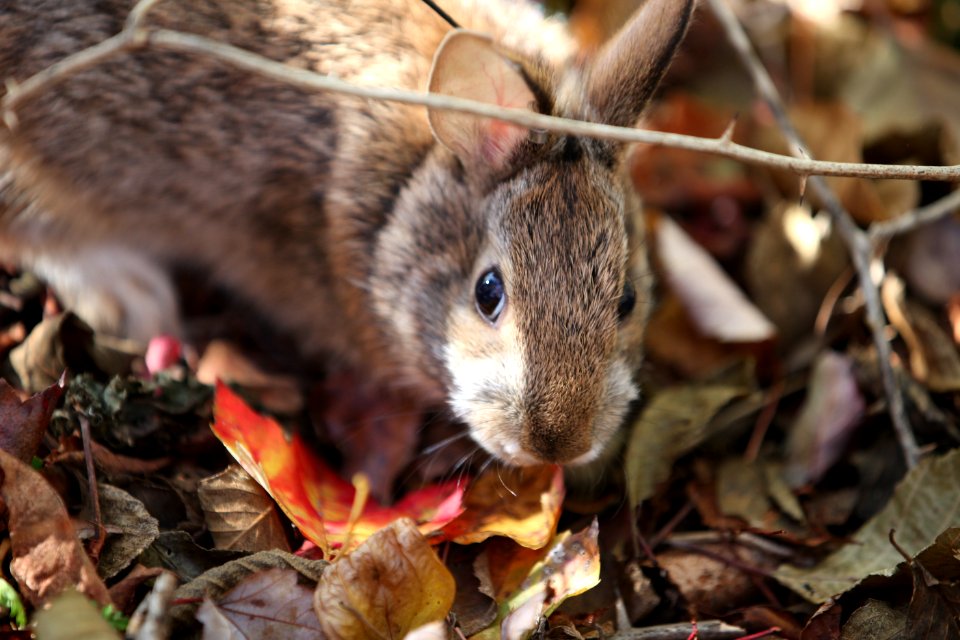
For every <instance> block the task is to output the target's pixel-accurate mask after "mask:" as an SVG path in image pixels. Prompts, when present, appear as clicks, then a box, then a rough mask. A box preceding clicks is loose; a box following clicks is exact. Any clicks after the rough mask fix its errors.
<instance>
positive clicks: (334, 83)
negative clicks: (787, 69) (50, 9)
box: [0, 0, 960, 181]
mask: <svg viewBox="0 0 960 640" xmlns="http://www.w3.org/2000/svg"><path fill="white" fill-rule="evenodd" d="M147 1H148V2H149V3H150V4H152V3H153V1H154V0H147ZM138 7H139V5H138ZM135 10H136V9H135ZM131 15H133V14H131ZM140 19H142V12H140V13H138V14H137V20H131V21H130V22H129V24H128V27H126V28H124V30H123V31H121V32H120V33H119V34H117V35H115V36H113V37H111V38H109V39H107V40H104V41H103V42H101V43H100V44H98V45H95V46H93V47H91V48H89V49H85V50H83V51H80V52H78V53H75V54H73V55H71V56H68V57H67V58H65V59H63V60H61V61H59V62H57V63H55V64H53V65H51V66H50V67H48V68H46V69H44V70H43V71H40V72H39V73H37V74H36V75H34V76H31V77H30V78H28V79H27V80H25V81H24V82H23V83H20V84H16V83H9V86H8V90H7V95H6V96H4V98H3V99H2V101H0V109H2V113H3V118H4V121H5V122H6V123H7V126H8V127H10V128H14V127H15V126H16V118H15V111H16V109H17V107H18V106H19V105H20V104H21V103H23V102H24V101H26V100H27V99H29V98H31V97H33V96H35V95H37V94H38V93H40V92H42V91H43V90H45V89H47V88H49V87H50V86H52V85H53V84H56V83H57V82H60V81H62V80H64V79H66V78H67V77H69V76H71V75H73V74H75V73H77V72H78V71H81V70H83V69H86V68H89V67H91V66H93V65H95V64H98V63H99V62H102V61H103V60H105V59H107V58H109V57H111V56H114V55H118V54H120V53H124V52H127V51H130V50H133V49H137V48H142V47H145V46H155V47H157V48H160V49H168V50H172V51H178V52H193V53H199V54H202V55H206V56H209V57H212V58H216V59H218V60H221V61H223V62H227V63H229V64H232V65H234V66H236V67H238V68H241V69H245V70H247V71H251V72H253V73H257V74H260V75H263V76H266V77H269V78H273V79H275V80H279V81H282V82H285V83H288V84H290V85H293V86H297V87H300V88H303V89H309V90H322V91H332V92H335V93H341V94H346V95H352V96H357V97H360V98H367V99H372V100H384V101H388V102H400V103H404V104H413V105H421V106H427V107H430V108H432V109H442V110H446V111H457V112H461V113H470V114H473V115H478V116H485V117H488V118H496V119H498V120H502V121H504V122H510V123H513V124H518V125H521V126H524V127H527V128H530V129H543V130H547V131H553V132H557V133H566V134H572V135H581V136H589V137H593V138H602V139H606V140H614V141H618V142H627V143H634V142H639V143H646V144H650V145H653V146H665V147H672V148H677V149H687V150H690V151H699V152H702V153H711V154H715V155H719V156H723V157H727V158H732V159H735V160H739V161H741V162H746V163H749V164H756V165H762V166H766V167H772V168H777V169H783V170H787V171H792V172H794V173H796V174H798V175H801V176H809V175H824V176H846V177H857V178H899V179H905V180H940V181H960V165H954V166H941V167H934V166H919V165H916V166H914V165H885V164H862V163H855V162H825V161H817V160H810V159H808V158H792V157H789V156H784V155H780V154H777V153H770V152H768V151H761V150H759V149H753V148H751V147H745V146H743V145H740V144H737V143H735V142H733V141H731V140H730V139H729V136H726V135H721V136H720V137H719V138H701V137H697V136H687V135H682V134H677V133H665V132H661V131H647V130H642V129H631V128H629V127H615V126H612V125H606V124H598V123H593V122H584V121H581V120H572V119H569V118H557V117H554V116H548V115H544V114H540V113H534V112H532V111H527V110H525V109H506V108H503V107H500V106H497V105H492V104H487V103H484V102H476V101H474V100H465V99H463V98H455V97H453V96H444V95H439V94H430V93H421V92H418V91H410V90H405V89H395V88H387V87H372V86H363V85H357V84H353V83H350V82H347V81H345V80H341V79H340V78H336V77H333V76H327V75H322V74H318V73H314V72H312V71H308V70H306V69H298V68H295V67H291V66H289V65H286V64H283V63H280V62H275V61H273V60H269V59H267V58H264V57H263V56H259V55H256V54H254V53H250V52H249V51H245V50H243V49H240V48H237V47H234V46H231V45H228V44H224V43H221V42H216V41H214V40H210V39H209V38H204V37H202V36H198V35H194V34H189V33H181V32H178V31H170V30H166V29H158V30H144V29H141V28H139V27H138V26H137V25H139V24H140V22H139V20H140ZM130 25H132V26H130Z"/></svg>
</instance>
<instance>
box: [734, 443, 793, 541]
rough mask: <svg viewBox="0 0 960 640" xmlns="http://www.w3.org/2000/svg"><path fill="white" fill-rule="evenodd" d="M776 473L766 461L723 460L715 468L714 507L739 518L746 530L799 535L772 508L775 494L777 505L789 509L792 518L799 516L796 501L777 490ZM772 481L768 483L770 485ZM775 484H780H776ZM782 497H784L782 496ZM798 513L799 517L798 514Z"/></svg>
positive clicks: (779, 513)
mask: <svg viewBox="0 0 960 640" xmlns="http://www.w3.org/2000/svg"><path fill="white" fill-rule="evenodd" d="M775 474H776V470H772V469H771V468H770V465H769V464H768V462H767V461H766V460H755V461H752V462H748V461H745V460H743V458H742V457H739V456H738V457H734V458H727V459H726V460H724V461H723V462H721V463H720V465H719V466H718V467H717V471H716V492H717V506H718V507H719V509H720V511H721V512H722V513H723V514H724V515H727V516H737V517H739V518H742V519H743V521H744V522H746V523H747V524H748V525H749V526H751V527H754V528H756V529H765V530H767V531H785V532H790V533H795V534H797V535H800V534H801V533H802V530H800V528H799V527H798V526H797V524H796V523H795V522H793V521H791V520H790V519H788V518H786V517H785V515H784V514H783V513H781V512H780V511H779V510H777V509H775V508H774V504H773V503H772V497H773V496H772V492H773V491H778V492H779V493H780V494H781V495H780V501H781V502H785V503H787V504H788V505H789V507H788V508H790V510H791V511H793V516H796V515H799V516H800V518H798V520H802V517H803V512H802V509H801V507H800V505H799V503H797V501H796V498H795V497H794V496H793V495H792V494H789V493H788V492H787V491H785V490H783V489H780V488H779V487H778V482H777V478H774V477H772V476H774V475H775ZM771 480H772V481H771ZM779 484H783V481H782V480H780V481H779ZM783 494H786V495H783ZM798 512H799V513H798Z"/></svg>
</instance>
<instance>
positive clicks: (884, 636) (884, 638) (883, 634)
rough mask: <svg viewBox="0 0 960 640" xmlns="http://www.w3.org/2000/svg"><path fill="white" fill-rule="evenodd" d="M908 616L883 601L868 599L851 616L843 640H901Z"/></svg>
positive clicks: (843, 633)
mask: <svg viewBox="0 0 960 640" xmlns="http://www.w3.org/2000/svg"><path fill="white" fill-rule="evenodd" d="M906 621H907V617H906V615H904V613H903V612H902V611H898V610H896V609H894V608H893V607H891V606H890V605H888V604H887V603H886V602H883V601H882V600H874V599H872V598H870V599H868V600H867V601H866V602H864V603H863V606H862V607H860V608H858V609H857V610H856V611H854V612H853V613H851V614H850V618H849V619H848V620H847V622H846V623H845V624H844V625H843V629H842V630H841V633H840V639H841V640H900V639H901V638H903V632H904V625H905V623H906Z"/></svg>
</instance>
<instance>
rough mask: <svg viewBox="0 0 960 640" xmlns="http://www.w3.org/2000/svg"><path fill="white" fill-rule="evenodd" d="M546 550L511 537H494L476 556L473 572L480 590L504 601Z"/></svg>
mask: <svg viewBox="0 0 960 640" xmlns="http://www.w3.org/2000/svg"><path fill="white" fill-rule="evenodd" d="M546 554H547V547H542V548H540V549H528V548H526V547H521V546H520V545H518V544H517V543H516V542H514V541H513V540H510V539H509V538H492V539H490V540H488V541H487V544H486V545H484V548H483V551H482V552H481V553H480V555H478V556H477V559H476V560H474V563H473V570H474V575H476V576H477V579H478V580H479V581H480V591H481V593H484V594H486V595H487V596H489V597H490V598H492V599H493V600H494V602H496V603H497V604H503V603H504V602H506V601H507V599H509V598H510V596H511V595H513V594H514V593H515V592H516V591H517V590H518V589H519V588H520V585H521V584H523V581H524V580H526V579H527V576H529V575H530V571H531V570H532V569H533V567H534V566H536V564H537V563H538V562H540V561H541V560H543V558H544V556H546Z"/></svg>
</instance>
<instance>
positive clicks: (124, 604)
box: [110, 564, 163, 612]
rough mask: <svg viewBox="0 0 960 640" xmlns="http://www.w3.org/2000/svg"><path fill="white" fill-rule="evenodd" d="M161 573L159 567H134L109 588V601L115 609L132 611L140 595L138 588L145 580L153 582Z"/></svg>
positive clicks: (139, 565)
mask: <svg viewBox="0 0 960 640" xmlns="http://www.w3.org/2000/svg"><path fill="white" fill-rule="evenodd" d="M161 573H163V569H161V568H160V567H145V566H143V565H142V564H137V565H134V567H133V568H132V569H131V570H130V571H128V572H127V573H126V575H124V576H123V578H121V579H120V581H119V582H117V583H115V584H113V585H111V586H110V599H111V600H113V602H114V604H115V605H116V607H117V609H118V610H120V611H125V612H129V611H131V610H133V608H134V605H136V603H137V599H138V598H139V596H140V595H142V594H138V591H140V587H141V586H142V585H143V583H144V582H146V581H147V580H153V579H154V578H156V577H157V576H159V575H160V574H161Z"/></svg>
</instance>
